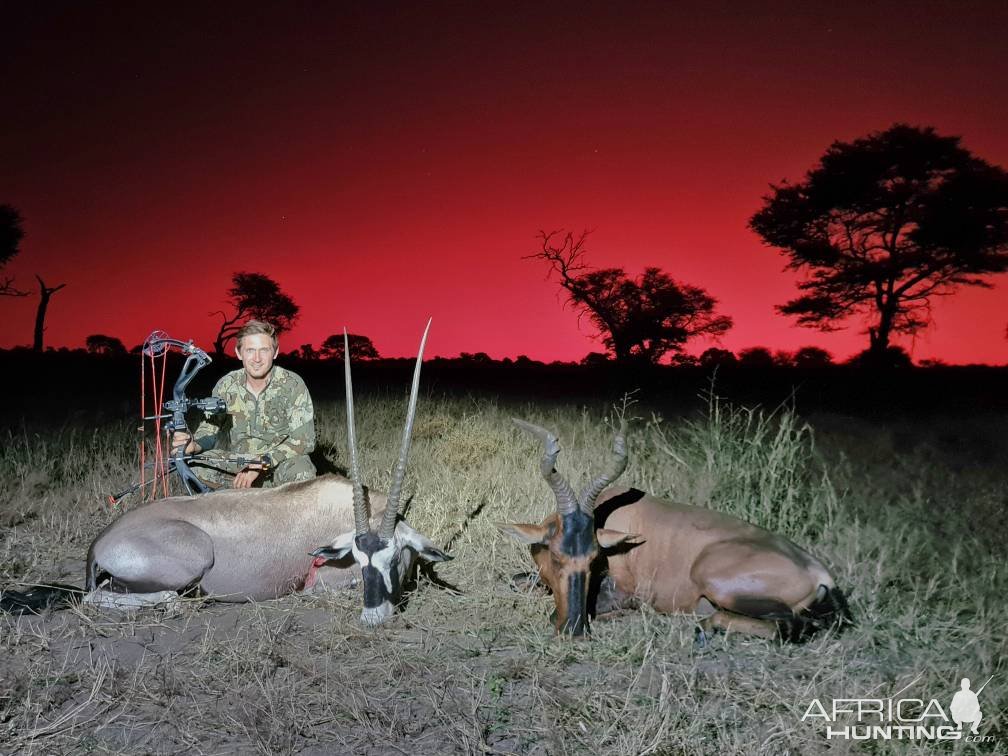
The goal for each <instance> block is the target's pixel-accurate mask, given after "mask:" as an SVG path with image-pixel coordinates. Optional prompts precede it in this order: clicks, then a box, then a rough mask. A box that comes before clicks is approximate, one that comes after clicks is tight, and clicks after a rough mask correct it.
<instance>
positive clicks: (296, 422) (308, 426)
mask: <svg viewBox="0 0 1008 756" xmlns="http://www.w3.org/2000/svg"><path fill="white" fill-rule="evenodd" d="M298 383H299V385H298V387H297V391H296V392H295V394H294V397H293V401H292V402H291V408H290V432H289V434H288V435H287V438H286V439H284V440H283V441H282V442H280V443H279V444H277V445H276V446H274V447H273V448H272V449H270V452H269V455H270V459H271V460H272V461H273V464H274V465H278V464H280V463H281V462H286V461H287V460H288V459H291V458H292V457H296V456H297V455H299V454H310V453H311V452H313V451H314V450H315V408H314V406H313V405H312V400H311V395H310V394H309V393H308V387H307V386H305V385H304V383H303V382H301V381H298Z"/></svg>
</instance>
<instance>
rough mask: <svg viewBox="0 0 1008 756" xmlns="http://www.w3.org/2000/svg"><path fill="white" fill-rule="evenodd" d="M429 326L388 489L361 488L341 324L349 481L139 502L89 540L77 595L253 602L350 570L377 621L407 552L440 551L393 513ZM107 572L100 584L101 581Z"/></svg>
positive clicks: (392, 597)
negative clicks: (178, 595)
mask: <svg viewBox="0 0 1008 756" xmlns="http://www.w3.org/2000/svg"><path fill="white" fill-rule="evenodd" d="M429 329H430V322H429V321H428V323H427V329H425V330H424V335H423V339H422V340H421V342H420V352H419V354H418V355H417V360H416V367H415V368H414V371H413V386H412V389H411V391H410V398H409V408H408V410H407V413H406V424H405V426H404V428H403V434H402V444H401V447H400V450H399V458H398V461H397V462H396V464H395V467H394V468H393V471H392V482H391V485H390V487H389V493H388V495H387V496H386V495H383V494H379V493H370V496H369V492H368V491H367V490H366V489H365V488H364V485H363V484H362V482H361V477H360V468H359V464H358V460H357V440H356V427H355V423H354V413H353V384H352V380H351V377H350V359H349V356H350V350H349V345H348V344H347V343H346V341H347V340H346V336H345V333H344V347H345V352H344V354H345V355H346V358H345V380H346V415H347V446H348V449H349V456H350V480H347V479H346V478H343V477H340V476H337V475H324V476H321V477H319V478H315V479H312V480H308V481H301V482H297V483H288V484H286V485H282V486H278V487H277V488H274V489H228V490H221V491H216V492H214V493H210V494H206V495H202V496H174V497H171V498H166V499H159V500H157V501H153V502H150V503H147V504H143V505H141V506H139V507H137V508H136V509H132V510H130V511H128V512H126V513H125V514H124V515H122V516H121V517H120V518H119V519H117V520H116V521H115V522H113V523H112V524H111V525H109V526H108V527H107V528H106V529H105V530H104V531H102V533H101V534H99V535H98V537H97V538H95V540H94V542H93V543H92V544H91V548H90V549H89V551H88V556H87V565H86V590H87V591H89V592H90V594H89V595H90V599H86V600H89V601H91V602H93V603H99V604H113V605H114V604H116V603H117V598H119V597H120V596H121V594H123V593H129V594H154V597H155V598H157V597H158V596H162V595H164V594H163V592H171V593H170V595H174V594H175V592H178V591H183V590H186V589H189V588H198V589H199V591H200V592H201V593H202V594H203V595H206V596H208V597H211V598H214V599H216V600H218V601H232V602H241V601H249V600H253V601H255V600H262V599H272V598H277V597H279V596H282V595H285V594H288V593H291V592H294V591H299V590H311V589H314V588H316V586H317V585H318V584H320V583H322V584H325V585H326V586H327V587H348V586H350V585H352V584H354V583H356V582H357V581H358V579H360V580H361V582H363V586H364V610H363V611H362V613H361V622H362V623H364V624H365V625H372V626H373V625H378V624H380V623H382V622H385V621H386V620H388V619H389V618H390V617H391V616H392V614H393V612H394V609H395V607H396V606H397V605H398V604H399V602H400V600H401V596H402V589H403V584H404V582H405V580H406V577H407V575H408V573H409V571H410V569H411V567H412V565H413V562H414V559H415V558H416V557H420V558H421V559H426V560H429V561H434V562H440V561H443V560H446V559H451V557H450V556H449V555H448V554H446V553H445V552H443V551H441V550H440V549H438V548H437V547H436V546H435V545H434V544H433V543H432V542H431V540H430V539H429V538H427V537H426V536H424V535H422V534H421V533H419V532H417V531H416V530H414V529H413V528H412V527H410V526H409V525H408V524H407V523H406V521H405V520H403V519H402V518H401V517H400V516H399V508H400V497H401V493H402V484H403V479H404V478H405V476H406V460H407V456H408V455H409V448H410V438H411V435H412V430H413V418H414V416H415V413H416V403H417V393H418V389H419V383H420V367H421V362H422V358H423V350H424V345H425V344H426V342H427V331H428V330H429ZM369 503H370V510H371V511H370V512H369V511H368V509H369ZM372 526H374V527H372ZM319 544H324V545H323V546H322V547H321V548H318V547H319ZM355 562H356V568H355V565H354V563H355ZM327 563H328V564H327ZM358 576H359V577H358ZM106 579H107V580H108V581H109V585H110V589H111V590H104V589H103V588H101V587H100V584H102V583H103V582H104V581H105V580H106ZM109 594H111V595H109Z"/></svg>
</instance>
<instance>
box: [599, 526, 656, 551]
mask: <svg viewBox="0 0 1008 756" xmlns="http://www.w3.org/2000/svg"><path fill="white" fill-rule="evenodd" d="M595 538H596V539H597V540H598V544H599V546H601V547H602V548H603V549H611V548H612V547H613V546H619V545H620V544H621V543H625V544H628V545H629V544H638V543H644V541H645V540H647V539H645V538H644V536H642V535H638V534H637V533H623V532H620V531H619V530H609V529H608V528H599V529H598V530H596V531H595Z"/></svg>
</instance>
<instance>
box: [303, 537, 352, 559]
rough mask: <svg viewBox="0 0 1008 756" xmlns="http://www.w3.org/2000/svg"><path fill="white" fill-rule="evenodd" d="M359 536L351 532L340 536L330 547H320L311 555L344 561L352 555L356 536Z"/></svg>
mask: <svg viewBox="0 0 1008 756" xmlns="http://www.w3.org/2000/svg"><path fill="white" fill-rule="evenodd" d="M355 535H357V534H356V533H355V532H354V531H352V530H350V531H348V532H346V533H343V534H342V535H340V536H338V537H337V538H336V540H335V541H333V542H332V543H331V544H329V545H328V546H320V547H319V548H317V549H315V551H313V552H312V553H311V555H312V556H313V557H323V558H325V559H332V560H337V559H342V558H343V557H345V556H346V555H347V554H349V553H350V549H351V547H352V546H353V541H354V536H355Z"/></svg>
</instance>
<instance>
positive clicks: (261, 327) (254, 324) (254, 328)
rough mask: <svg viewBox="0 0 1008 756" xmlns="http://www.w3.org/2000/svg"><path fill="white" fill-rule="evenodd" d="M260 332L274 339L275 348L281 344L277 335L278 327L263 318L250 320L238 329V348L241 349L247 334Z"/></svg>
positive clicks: (251, 334)
mask: <svg viewBox="0 0 1008 756" xmlns="http://www.w3.org/2000/svg"><path fill="white" fill-rule="evenodd" d="M258 333H264V334H266V335H267V336H269V337H270V338H271V339H273V348H274V349H276V348H277V347H278V346H279V345H280V342H279V340H278V339H277V335H276V328H274V327H273V326H272V325H271V324H270V323H266V322H264V321H262V320H250V321H248V322H247V323H246V324H245V325H243V326H242V327H241V328H240V329H238V333H236V334H235V339H236V341H235V345H236V346H237V347H238V349H241V343H242V339H244V338H245V337H246V336H254V335H255V334H258Z"/></svg>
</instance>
